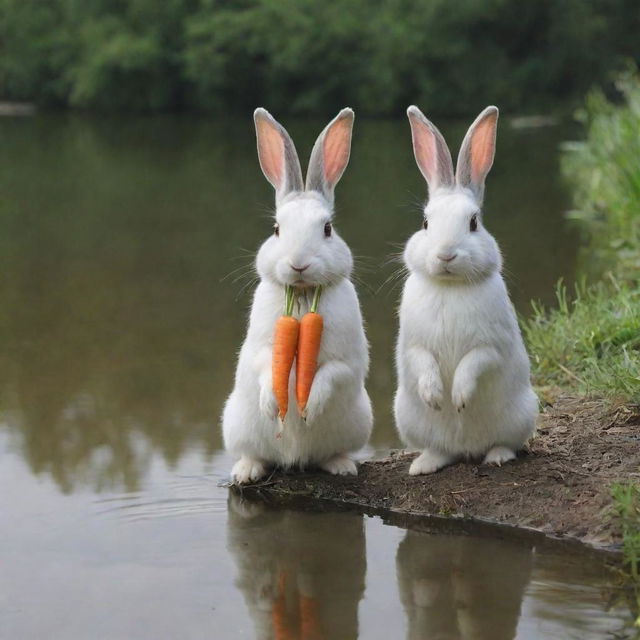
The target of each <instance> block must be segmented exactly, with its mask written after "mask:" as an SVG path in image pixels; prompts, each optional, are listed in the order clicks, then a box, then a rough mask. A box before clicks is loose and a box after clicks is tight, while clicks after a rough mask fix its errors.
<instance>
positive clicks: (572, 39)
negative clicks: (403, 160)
mask: <svg viewBox="0 0 640 640" xmlns="http://www.w3.org/2000/svg"><path fill="white" fill-rule="evenodd" d="M639 27H640V10H639V9H638V6H637V2H635V0H593V1H591V2H584V1H583V0H540V1H538V2H530V3H523V2H519V1H517V0H458V2H456V3H451V2H449V1H448V0H381V1H380V2H377V3H371V2H369V1H367V0H332V1H331V2H322V1H320V0H164V1H163V2H157V0H0V46H1V47H2V51H1V55H0V98H2V99H12V100H34V101H36V102H38V103H41V104H58V105H68V106H73V107H79V108H94V109H95V108H99V109H126V110H138V111H145V110H146V111H153V110H174V109H179V108H192V109H202V110H208V111H214V112H226V111H231V110H237V109H243V110H244V109H249V108H251V107H253V106H255V105H256V104H258V103H261V104H267V105H269V106H270V108H272V109H274V110H277V111H278V112H279V113H282V112H290V113H312V112H320V111H322V112H326V111H329V110H335V109H336V108H337V107H339V106H343V105H344V104H350V105H351V106H353V107H356V108H358V109H359V110H360V111H364V112H366V113H372V114H397V113H399V112H401V111H402V109H403V108H405V107H406V105H407V104H408V103H410V102H419V103H420V104H423V105H428V108H429V112H430V113H447V114H467V113H470V112H473V111H476V110H477V109H478V108H479V107H480V106H482V105H484V104H486V103H489V102H496V103H499V104H500V105H501V106H503V107H505V108H507V109H511V110H527V111H530V110H532V109H544V108H546V107H548V106H549V105H551V104H553V105H557V104H558V103H559V102H560V103H568V104H571V103H572V101H573V100H575V99H579V98H580V97H581V96H582V95H583V94H584V93H585V91H586V90H587V89H588V88H589V87H590V85H591V84H593V83H594V82H600V81H603V80H605V79H606V78H607V76H608V74H609V72H610V71H611V70H612V69H616V68H617V67H619V66H620V64H621V62H622V60H624V59H625V58H629V57H631V58H633V57H634V56H635V57H636V58H638V55H639V54H638V48H637V45H636V39H637V33H638V32H639V31H640V28H639Z"/></svg>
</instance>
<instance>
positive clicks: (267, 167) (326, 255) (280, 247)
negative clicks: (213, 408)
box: [222, 109, 373, 483]
mask: <svg viewBox="0 0 640 640" xmlns="http://www.w3.org/2000/svg"><path fill="white" fill-rule="evenodd" d="M353 118H354V115H353V111H351V109H343V110H342V111H340V113H339V114H338V115H337V116H336V118H335V119H334V120H332V121H331V122H330V123H329V124H328V125H327V127H326V128H325V129H324V131H323V132H322V133H321V134H320V136H319V137H318V139H317V141H316V143H315V146H314V147H313V151H312V153H311V159H310V161H309V167H308V170H307V179H306V184H304V183H303V180H302V171H301V169H300V162H299V160H298V155H297V153H296V149H295V147H294V145H293V142H292V140H291V138H290V137H289V135H288V133H287V132H286V131H285V129H284V128H283V127H282V126H281V125H280V124H279V123H278V122H276V121H275V120H274V119H273V117H272V116H271V115H270V114H269V113H268V112H267V111H265V110H264V109H257V110H256V112H255V114H254V119H255V126H256V135H257V142H258V157H259V160H260V166H261V167H262V171H263V173H264V175H265V177H266V178H267V180H268V181H269V182H270V183H271V184H272V186H273V187H274V189H275V192H276V214H275V227H274V234H273V235H272V236H271V237H270V238H269V239H268V240H266V241H265V242H264V243H263V245H262V246H261V247H260V249H259V251H258V255H257V258H256V269H257V272H258V275H259V276H260V283H259V284H258V286H257V288H256V291H255V294H254V298H253V306H252V309H251V314H250V318H249V327H248V330H247V335H246V338H245V342H244V344H243V345H242V349H241V350H240V356H239V359H238V366H237V370H236V377H235V386H234V389H233V391H232V393H231V395H230V396H229V398H228V400H227V403H226V405H225V408H224V413H223V417H222V429H223V435H224V441H225V446H226V448H227V450H228V451H230V452H231V453H232V454H234V455H236V456H238V457H239V460H238V462H236V464H235V465H234V467H233V469H232V471H231V475H232V478H233V480H234V481H235V482H237V483H246V482H251V481H256V480H258V479H260V478H261V477H263V476H264V475H265V474H266V473H267V470H268V467H270V466H281V467H285V468H288V467H294V466H297V467H306V466H310V465H313V466H319V467H320V468H322V469H324V470H325V471H328V472H329V473H333V474H355V473H356V465H355V463H354V461H353V460H352V459H351V458H350V457H349V455H348V454H349V453H351V452H354V451H357V450H358V449H360V448H362V447H363V446H364V445H365V444H366V442H367V440H368V439H369V434H370V433H371V428H372V425H373V415H372V411H371V403H370V400H369V396H368V395H367V392H366V390H365V387H364V382H365V378H366V375H367V372H368V369H369V347H368V344H367V340H366V337H365V333H364V328H363V323H362V316H361V313H360V305H359V303H358V297H357V294H356V290H355V288H354V286H353V284H352V282H351V281H350V279H349V278H350V275H351V271H352V268H353V258H352V256H351V252H350V250H349V248H348V247H347V245H346V244H345V242H344V241H343V240H342V239H341V238H340V236H339V235H338V234H337V233H336V232H335V230H334V229H333V226H332V218H333V190H334V187H335V185H336V184H337V182H338V181H339V180H340V177H341V176H342V173H343V171H344V169H345V167H346V166H347V163H348V162H349V154H350V149H351V130H352V127H353ZM285 285H287V286H293V287H294V288H295V290H296V292H297V294H298V295H297V304H296V305H294V314H295V315H296V316H297V317H302V315H304V314H305V313H306V312H307V311H309V307H310V303H311V299H312V294H313V291H314V288H315V287H317V286H318V285H321V286H322V297H321V299H320V306H319V312H320V313H321V314H322V316H323V318H324V331H323V334H322V341H321V346H320V353H319V356H318V369H317V372H316V374H315V377H314V380H313V384H312V387H311V392H310V395H309V400H308V402H307V406H306V416H305V419H303V418H301V417H300V416H299V415H298V412H297V409H296V398H295V366H294V367H293V368H292V373H291V375H290V378H289V407H290V408H289V411H288V413H287V415H286V417H285V419H284V424H283V425H282V429H281V430H280V425H279V419H278V406H277V403H276V398H275V396H274V393H273V389H272V378H271V363H272V348H273V333H274V327H275V324H276V320H277V319H278V317H279V316H280V315H281V314H282V309H283V304H284V300H285Z"/></svg>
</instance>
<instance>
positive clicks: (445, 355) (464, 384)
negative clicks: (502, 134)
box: [394, 106, 538, 475]
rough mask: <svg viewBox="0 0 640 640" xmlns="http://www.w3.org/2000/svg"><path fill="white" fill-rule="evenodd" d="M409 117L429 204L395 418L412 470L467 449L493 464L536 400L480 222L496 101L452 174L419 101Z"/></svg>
mask: <svg viewBox="0 0 640 640" xmlns="http://www.w3.org/2000/svg"><path fill="white" fill-rule="evenodd" d="M407 115H408V116H409V121H410V123H411V133H412V137H413V149H414V153H415V158H416V162H417V163H418V167H419V168H420V171H421V172H422V175H423V176H424V177H425V179H426V181H427V183H428V185H429V200H428V202H427V204H426V206H425V209H424V221H423V228H422V229H420V230H419V231H417V232H416V233H415V234H414V235H413V236H412V237H411V238H410V239H409V241H408V242H407V245H406V247H405V251H404V262H405V264H406V266H407V268H408V270H409V277H408V278H407V281H406V283H405V286H404V291H403V294H402V303H401V306H400V331H399V336H398V343H397V348H396V364H397V370H398V389H397V392H396V397H395V406H394V409H395V419H396V426H397V428H398V431H399V433H400V436H401V437H402V439H403V441H404V442H405V443H406V444H407V445H409V446H412V447H416V448H419V449H421V450H422V453H421V455H420V456H418V458H416V459H415V460H414V461H413V463H412V464H411V467H410V469H409V473H410V474H412V475H418V474H423V473H432V472H434V471H437V470H438V469H441V468H442V467H444V466H446V465H448V464H450V463H452V462H454V461H455V460H457V459H459V458H463V457H464V458H468V457H475V456H484V462H485V463H488V464H497V465H500V464H502V463H503V462H506V461H507V460H511V459H513V458H515V452H516V451H517V450H518V449H520V448H521V447H522V446H523V444H524V443H525V442H526V440H527V439H528V438H529V437H530V436H531V435H532V434H533V432H534V430H535V422H536V416H537V413H538V401H537V398H536V395H535V393H534V392H533V389H532V388H531V382H530V377H529V359H528V357H527V353H526V351H525V348H524V344H523V342H522V336H521V334H520V329H519V327H518V322H517V320H516V315H515V312H514V309H513V306H512V304H511V301H510V300H509V295H508V293H507V288H506V285H505V283H504V280H503V279H502V275H501V269H502V258H501V256H500V250H499V249H498V245H497V243H496V241H495V240H494V239H493V237H492V236H491V235H490V234H489V232H488V231H487V230H486V229H485V227H484V224H483V213H482V209H481V205H482V198H483V193H484V181H485V178H486V176H487V173H488V172H489V169H490V168H491V165H492V164H493V157H494V153H495V140H496V127H497V122H498V109H497V108H496V107H487V108H486V109H485V110H484V111H483V112H482V113H481V114H480V115H479V116H478V118H477V119H476V120H475V122H474V123H473V124H472V125H471V127H470V128H469V131H468V132H467V135H466V136H465V138H464V141H463V143H462V147H461V149H460V155H459V157H458V164H457V168H456V172H455V175H454V172H453V163H452V161H451V154H450V153H449V149H448V147H447V144H446V142H445V141H444V138H443V137H442V135H441V134H440V132H439V131H438V129H436V127H435V126H434V125H433V124H432V123H431V122H430V121H429V120H427V119H426V118H425V116H424V115H423V114H422V112H421V111H420V110H419V109H418V108H417V107H415V106H412V107H409V109H408V110H407Z"/></svg>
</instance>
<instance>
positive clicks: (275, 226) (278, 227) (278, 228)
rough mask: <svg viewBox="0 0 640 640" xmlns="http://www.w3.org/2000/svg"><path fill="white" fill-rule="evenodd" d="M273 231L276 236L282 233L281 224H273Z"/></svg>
mask: <svg viewBox="0 0 640 640" xmlns="http://www.w3.org/2000/svg"><path fill="white" fill-rule="evenodd" d="M273 233H275V234H276V236H279V235H280V225H279V224H278V223H277V222H276V223H275V224H274V225H273Z"/></svg>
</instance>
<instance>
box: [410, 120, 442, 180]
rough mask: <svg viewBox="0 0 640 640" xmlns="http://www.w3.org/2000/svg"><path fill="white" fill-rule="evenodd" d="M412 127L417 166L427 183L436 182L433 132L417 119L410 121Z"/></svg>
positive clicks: (436, 169) (436, 172)
mask: <svg viewBox="0 0 640 640" xmlns="http://www.w3.org/2000/svg"><path fill="white" fill-rule="evenodd" d="M411 122H412V123H413V127H411V132H412V134H413V151H414V153H415V156H416V161H417V162H418V166H419V167H420V169H421V170H422V173H423V175H424V177H425V178H426V179H427V181H428V182H431V183H434V184H435V183H436V182H437V181H438V152H437V149H436V138H435V136H434V135H433V131H431V129H430V128H429V127H428V126H427V125H426V124H424V122H420V121H419V120H417V119H413V118H412V119H411Z"/></svg>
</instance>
